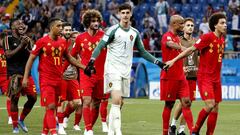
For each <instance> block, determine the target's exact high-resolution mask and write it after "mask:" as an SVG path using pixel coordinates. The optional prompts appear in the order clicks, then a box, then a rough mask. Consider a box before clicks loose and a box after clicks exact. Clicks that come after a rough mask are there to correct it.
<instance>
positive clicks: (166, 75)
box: [160, 31, 185, 80]
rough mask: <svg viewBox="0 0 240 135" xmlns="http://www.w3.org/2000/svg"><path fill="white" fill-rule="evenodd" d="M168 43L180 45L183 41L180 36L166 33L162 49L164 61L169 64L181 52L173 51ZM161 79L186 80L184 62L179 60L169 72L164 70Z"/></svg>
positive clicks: (162, 41)
mask: <svg viewBox="0 0 240 135" xmlns="http://www.w3.org/2000/svg"><path fill="white" fill-rule="evenodd" d="M168 41H173V42H174V43H176V44H178V45H180V43H181V41H180V38H179V36H178V35H174V34H173V33H172V32H170V31H169V32H166V33H165V34H164V35H163V37H162V40H161V48H162V61H163V62H167V61H169V60H172V59H173V58H175V57H176V56H177V55H178V54H179V53H181V51H180V50H177V49H173V48H170V47H168V46H167V44H166V43H167V42H168ZM160 78H161V79H169V80H184V79H185V75H184V72H183V60H182V59H181V60H178V61H177V62H176V63H175V64H173V66H172V67H171V68H169V69H168V71H164V70H162V72H161V77H160Z"/></svg>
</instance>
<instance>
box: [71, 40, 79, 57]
mask: <svg viewBox="0 0 240 135" xmlns="http://www.w3.org/2000/svg"><path fill="white" fill-rule="evenodd" d="M80 41H81V37H80V35H79V36H78V37H77V38H76V40H75V43H74V44H73V48H72V50H71V55H72V56H74V57H75V56H76V55H77V53H78V52H80V50H81V48H82V47H81V43H80Z"/></svg>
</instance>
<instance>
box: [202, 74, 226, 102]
mask: <svg viewBox="0 0 240 135" xmlns="http://www.w3.org/2000/svg"><path fill="white" fill-rule="evenodd" d="M198 88H199V92H200V95H201V98H202V100H208V99H215V102H221V101H222V85H221V82H212V81H209V80H208V79H202V78H201V79H200V78H198Z"/></svg>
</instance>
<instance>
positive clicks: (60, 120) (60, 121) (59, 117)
mask: <svg viewBox="0 0 240 135" xmlns="http://www.w3.org/2000/svg"><path fill="white" fill-rule="evenodd" d="M64 116H65V113H64V112H57V117H58V123H63V119H64Z"/></svg>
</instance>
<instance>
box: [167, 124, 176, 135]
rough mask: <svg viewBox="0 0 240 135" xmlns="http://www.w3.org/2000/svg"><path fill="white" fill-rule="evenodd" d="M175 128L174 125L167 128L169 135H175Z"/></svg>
mask: <svg viewBox="0 0 240 135" xmlns="http://www.w3.org/2000/svg"><path fill="white" fill-rule="evenodd" d="M176 129H177V127H176V126H175V125H172V126H169V131H168V132H169V135H176Z"/></svg>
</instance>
